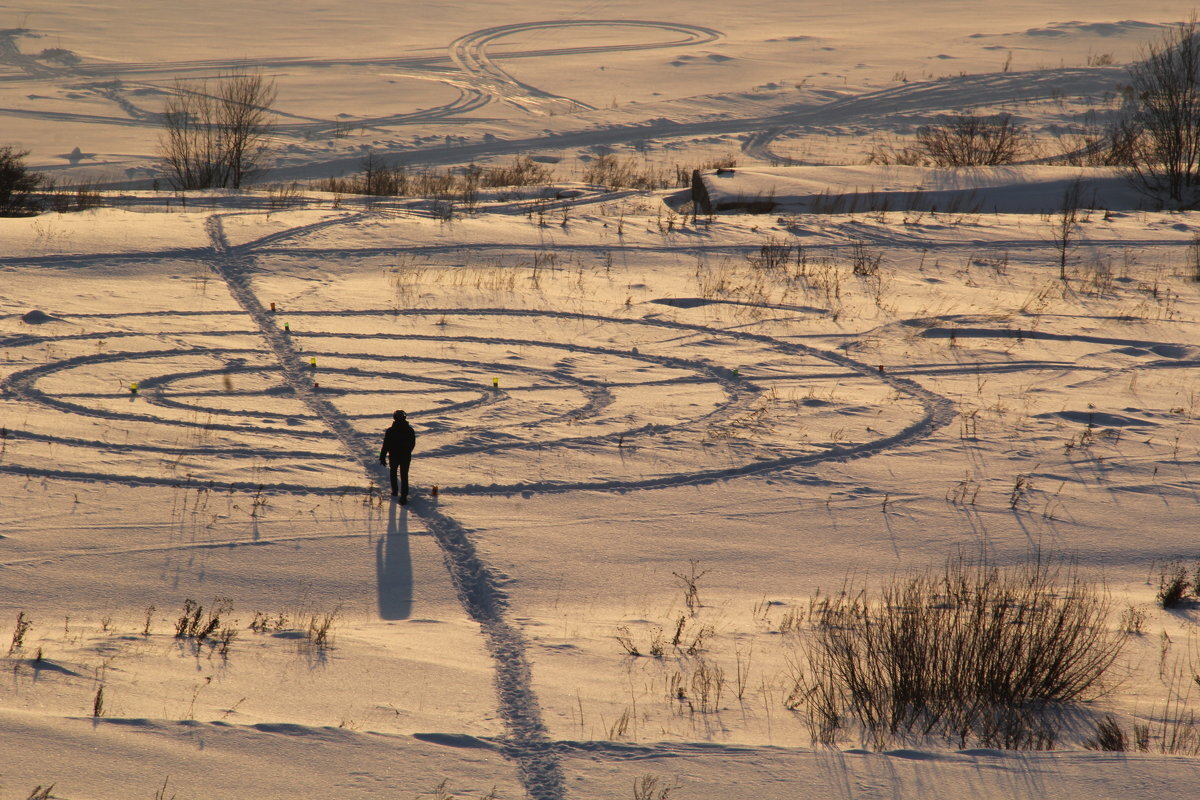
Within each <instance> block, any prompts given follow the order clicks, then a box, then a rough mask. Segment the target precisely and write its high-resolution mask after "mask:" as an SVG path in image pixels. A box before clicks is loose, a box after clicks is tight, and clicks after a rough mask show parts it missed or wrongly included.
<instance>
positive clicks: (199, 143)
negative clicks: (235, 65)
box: [159, 73, 275, 189]
mask: <svg viewBox="0 0 1200 800" xmlns="http://www.w3.org/2000/svg"><path fill="white" fill-rule="evenodd" d="M273 102H275V82H274V81H273V80H270V79H268V78H265V77H263V76H262V75H260V74H252V73H231V74H226V75H220V76H218V77H217V78H215V79H213V80H201V81H183V80H180V81H176V83H175V93H174V94H173V95H171V97H170V98H169V99H168V100H167V105H166V108H165V109H164V111H163V114H162V122H163V134H162V137H161V138H160V141H159V148H160V151H161V154H162V159H163V162H164V163H165V165H166V169H167V175H168V179H169V180H170V181H171V184H172V185H173V186H174V187H175V188H176V189H208V188H212V187H228V188H231V189H238V188H241V186H242V184H243V183H245V182H247V181H248V180H249V179H250V178H251V177H253V176H254V175H256V174H258V173H259V172H260V171H261V170H262V168H263V166H264V161H265V159H266V155H267V150H268V139H269V137H270V133H271V129H272V123H273V119H274V114H273V112H272V111H271V109H270V106H271V104H272V103H273Z"/></svg>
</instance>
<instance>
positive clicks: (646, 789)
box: [633, 775, 679, 800]
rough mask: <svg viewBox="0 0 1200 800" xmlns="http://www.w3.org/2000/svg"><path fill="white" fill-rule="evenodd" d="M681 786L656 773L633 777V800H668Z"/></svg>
mask: <svg viewBox="0 0 1200 800" xmlns="http://www.w3.org/2000/svg"><path fill="white" fill-rule="evenodd" d="M678 788H679V787H678V786H676V785H675V784H672V783H668V782H666V781H664V780H663V779H661V778H659V777H657V776H655V775H643V776H641V777H640V778H634V779H633V800H668V798H670V796H671V793H672V792H673V791H675V790H676V789H678Z"/></svg>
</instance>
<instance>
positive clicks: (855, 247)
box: [850, 239, 883, 278]
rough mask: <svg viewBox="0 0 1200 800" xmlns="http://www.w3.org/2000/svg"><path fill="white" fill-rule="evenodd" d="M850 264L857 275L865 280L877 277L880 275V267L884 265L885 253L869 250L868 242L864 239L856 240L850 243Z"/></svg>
mask: <svg viewBox="0 0 1200 800" xmlns="http://www.w3.org/2000/svg"><path fill="white" fill-rule="evenodd" d="M850 263H851V265H852V267H853V270H852V271H853V272H854V274H855V275H858V276H859V277H864V278H870V277H875V276H877V275H878V274H879V267H880V265H881V264H883V253H880V252H878V251H871V250H869V249H868V248H867V243H866V242H864V241H863V240H862V239H855V240H854V241H853V242H851V243H850Z"/></svg>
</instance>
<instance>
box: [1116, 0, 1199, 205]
mask: <svg viewBox="0 0 1200 800" xmlns="http://www.w3.org/2000/svg"><path fill="white" fill-rule="evenodd" d="M1129 76H1130V79H1131V85H1130V90H1129V101H1128V103H1127V105H1126V107H1125V109H1124V113H1123V116H1122V119H1121V121H1120V122H1119V123H1118V126H1117V130H1118V131H1119V132H1120V134H1119V135H1122V136H1124V137H1125V138H1127V139H1128V141H1129V142H1130V149H1131V156H1132V157H1131V159H1130V166H1129V177H1130V179H1131V180H1132V181H1133V183H1134V185H1135V186H1137V187H1138V188H1140V189H1142V190H1143V191H1144V192H1146V193H1147V194H1149V195H1151V196H1153V197H1156V198H1159V199H1160V200H1163V201H1167V202H1171V203H1173V204H1176V205H1179V206H1182V207H1186V208H1194V207H1196V206H1197V205H1198V204H1200V24H1198V23H1197V20H1196V17H1195V16H1193V17H1192V18H1191V19H1190V20H1189V21H1188V22H1185V23H1182V24H1180V25H1178V26H1175V27H1173V28H1171V29H1170V30H1168V31H1167V32H1165V33H1164V34H1163V36H1162V38H1161V39H1159V41H1157V42H1155V43H1153V44H1151V45H1149V46H1148V48H1147V50H1146V52H1145V53H1144V57H1143V58H1142V60H1141V61H1138V62H1136V63H1134V64H1132V65H1131V66H1130V68H1129Z"/></svg>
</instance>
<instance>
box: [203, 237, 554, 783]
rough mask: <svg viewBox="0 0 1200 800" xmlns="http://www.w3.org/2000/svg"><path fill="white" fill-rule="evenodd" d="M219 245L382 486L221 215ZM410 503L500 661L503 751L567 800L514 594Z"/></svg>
mask: <svg viewBox="0 0 1200 800" xmlns="http://www.w3.org/2000/svg"><path fill="white" fill-rule="evenodd" d="M206 228H207V230H208V234H209V237H210V239H211V242H212V247H213V252H214V255H213V259H212V267H213V269H214V270H215V271H216V272H217V274H219V275H220V276H221V277H222V278H223V279H224V280H225V283H226V284H227V285H228V287H229V291H230V293H231V294H232V295H233V296H234V298H235V299H236V300H237V301H238V303H239V304H240V305H241V306H242V308H243V309H245V311H246V313H247V314H249V315H250V318H251V319H253V320H254V322H255V323H256V324H257V325H258V327H259V330H260V331H261V333H262V336H263V338H264V339H265V340H266V342H267V345H268V346H269V347H270V349H271V351H272V352H273V353H274V355H275V358H276V360H277V361H278V362H279V367H280V369H281V370H282V371H283V377H284V381H285V382H286V383H287V384H288V385H289V386H291V387H292V389H293V391H295V393H296V395H297V397H299V398H300V399H301V400H302V401H303V402H304V404H305V405H306V406H308V408H309V409H310V410H311V411H312V412H313V413H314V414H315V415H316V416H318V417H319V418H320V419H321V420H322V421H323V422H324V423H325V425H326V427H327V428H328V429H329V430H330V431H332V432H333V434H334V435H335V436H337V438H338V440H339V441H340V442H341V444H342V447H343V448H344V449H345V451H346V453H348V454H349V455H350V456H351V457H352V458H354V459H355V460H356V461H358V462H359V463H360V465H361V466H362V468H363V470H364V471H365V472H366V473H367V475H369V476H370V477H371V478H373V479H374V481H375V483H376V484H377V485H379V486H380V487H383V486H385V485H386V484H387V480H388V479H387V475H386V472H385V470H384V468H383V467H382V466H381V465H380V464H379V462H378V459H377V458H376V454H375V452H374V448H373V447H371V446H369V445H368V444H367V443H366V442H365V441H364V439H363V437H362V436H360V435H359V434H358V432H357V431H356V430H355V429H354V427H353V426H352V425H351V424H350V422H349V420H347V419H346V418H345V416H343V415H342V413H341V412H340V411H338V409H337V408H336V407H334V405H333V404H332V403H330V402H329V401H328V400H326V399H324V398H322V397H321V395H320V394H319V393H318V392H317V391H314V386H313V380H312V377H311V375H310V373H309V372H308V371H307V369H306V368H305V366H304V362H303V361H302V359H301V358H300V355H299V354H298V353H297V352H296V350H295V348H294V347H293V346H292V342H291V339H290V338H289V337H288V336H286V335H285V334H284V332H283V331H281V330H280V329H279V328H278V327H277V326H276V325H275V322H274V319H273V318H272V316H271V315H270V313H268V311H267V310H266V309H265V308H264V307H263V304H262V303H261V302H260V301H259V299H258V297H257V296H256V295H255V293H254V291H253V289H252V288H251V286H250V272H251V269H252V267H253V264H252V256H250V255H248V254H247V252H246V251H244V250H241V249H235V248H231V247H230V246H229V242H228V240H227V239H226V237H225V232H224V229H223V227H222V224H221V218H220V216H216V215H214V216H212V217H209V219H208V220H207V222H206ZM409 508H410V509H411V510H412V511H413V512H414V513H415V514H416V515H417V516H418V517H419V518H420V519H421V521H422V522H423V523H424V524H425V526H426V528H428V530H429V531H430V533H432V534H433V535H434V537H435V538H436V539H437V541H438V545H439V546H440V547H441V548H442V553H443V555H444V557H445V560H446V567H447V569H448V570H449V573H450V579H451V581H452V582H453V584H454V588H455V591H456V593H457V594H458V597H459V600H460V601H461V602H462V604H463V608H464V609H465V610H466V612H467V614H468V615H469V616H470V617H471V619H472V620H474V621H475V622H477V623H478V624H479V626H480V629H481V630H482V632H483V634H484V638H485V640H486V642H487V648H488V652H489V653H490V654H491V656H492V659H493V661H494V662H495V665H496V678H495V680H496V693H497V695H498V699H499V705H500V715H501V717H502V718H503V720H504V726H505V731H506V735H505V737H504V742H503V744H502V748H503V751H504V753H505V755H506V756H507V757H508V758H509V759H511V760H512V761H513V762H515V763H516V765H517V768H518V770H519V772H520V777H521V782H522V784H523V785H524V786H525V791H526V792H527V793H528V794H529V796H530V797H532V798H534V800H561V798H564V797H565V796H566V787H565V784H564V781H563V774H562V768H561V767H560V765H559V760H558V757H557V755H556V753H555V752H554V747H553V744H552V742H551V741H550V736H549V735H548V733H547V731H546V726H545V724H544V723H543V722H542V713H541V707H540V706H539V704H538V701H537V697H536V696H535V694H534V692H533V676H532V673H531V671H530V668H529V661H528V659H527V658H526V656H525V639H524V637H523V636H522V635H521V633H520V631H519V630H517V628H515V627H514V626H513V625H511V624H510V623H509V622H508V621H507V620H506V619H505V617H504V612H505V610H506V609H507V605H508V602H507V600H508V598H507V597H506V595H505V594H504V592H503V591H501V590H500V588H499V586H498V583H497V581H496V577H495V576H494V575H493V574H492V572H491V570H489V569H488V568H487V566H486V565H485V564H484V563H483V561H482V560H481V559H480V558H479V556H478V554H477V553H476V551H475V545H474V543H473V542H472V541H471V539H470V536H469V535H468V533H467V530H466V529H465V528H464V527H463V526H462V525H461V524H459V523H458V522H457V521H456V520H454V519H453V518H452V517H451V516H450V515H448V514H445V513H443V512H442V511H441V510H440V509H439V508H438V506H437V504H436V503H435V502H432V501H430V500H427V499H425V498H423V497H415V498H414V499H413V502H412V504H411V505H410V506H409Z"/></svg>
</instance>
